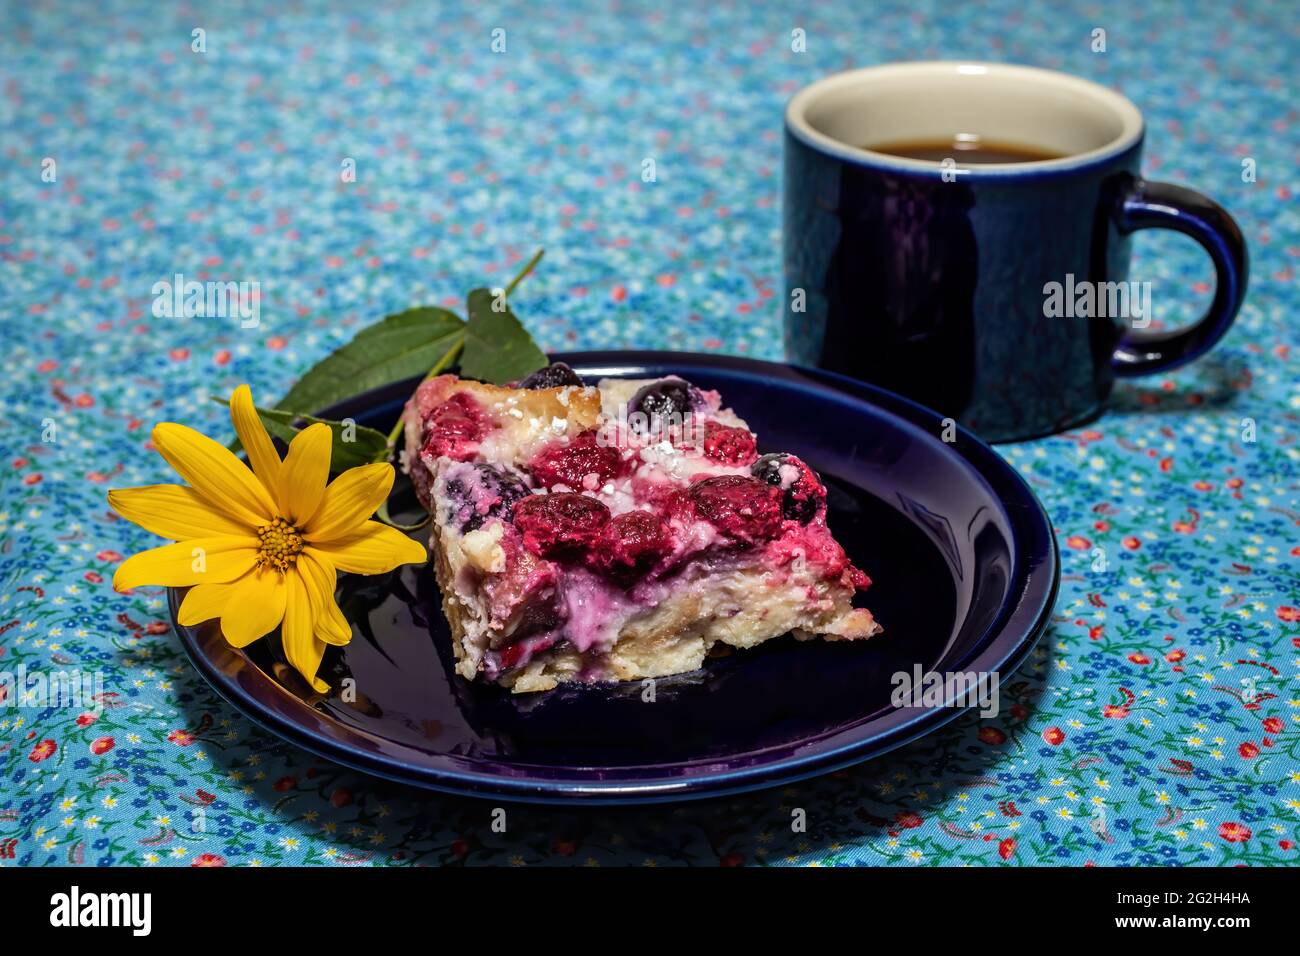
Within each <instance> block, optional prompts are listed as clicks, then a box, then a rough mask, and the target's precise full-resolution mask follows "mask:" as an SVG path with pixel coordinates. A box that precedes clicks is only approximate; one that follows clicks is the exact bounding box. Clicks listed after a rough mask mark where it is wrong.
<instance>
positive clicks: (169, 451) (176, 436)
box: [153, 422, 275, 527]
mask: <svg viewBox="0 0 1300 956" xmlns="http://www.w3.org/2000/svg"><path fill="white" fill-rule="evenodd" d="M153 443H154V447H155V448H157V449H158V453H159V454H160V455H162V456H163V458H165V459H166V460H167V464H169V465H171V466H172V467H173V468H175V469H176V472H177V474H179V475H180V476H181V477H182V478H184V479H185V480H186V481H188V482H189V483H190V484H191V485H192V486H193V487H194V490H195V491H197V492H198V493H199V494H201V495H202V496H203V497H204V498H207V499H208V501H209V502H211V503H212V504H214V505H216V506H217V507H218V508H220V509H221V510H222V511H224V512H226V513H227V514H229V515H230V516H231V517H233V518H237V519H238V520H240V521H241V522H243V523H244V524H246V525H248V526H250V527H257V526H258V525H263V524H266V523H267V522H268V521H269V520H270V519H271V518H273V517H275V502H273V501H272V500H271V495H270V493H269V492H268V491H267V490H266V488H265V487H264V486H263V485H262V483H261V482H260V481H258V480H257V477H256V476H255V475H254V474H253V473H252V472H251V471H249V470H248V466H247V465H245V464H244V463H243V462H242V461H240V460H239V459H238V458H236V457H235V456H234V455H233V454H231V452H230V449H228V448H226V447H224V446H222V445H220V444H218V443H217V442H215V441H213V440H212V439H211V438H209V437H208V436H207V435H204V434H201V433H200V432H196V431H195V430H194V429H193V428H187V427H185V426H184V425H177V424H176V423H175V422H162V423H160V424H158V425H155V426H154V429H153Z"/></svg>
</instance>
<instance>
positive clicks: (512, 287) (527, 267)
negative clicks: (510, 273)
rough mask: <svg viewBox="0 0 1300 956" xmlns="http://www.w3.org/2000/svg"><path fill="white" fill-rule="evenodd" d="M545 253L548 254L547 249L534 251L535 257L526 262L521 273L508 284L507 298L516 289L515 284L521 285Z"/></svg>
mask: <svg viewBox="0 0 1300 956" xmlns="http://www.w3.org/2000/svg"><path fill="white" fill-rule="evenodd" d="M545 254H546V250H545V249H538V250H537V251H536V252H534V253H533V257H532V258H531V259H529V260H528V262H526V263H525V264H524V267H523V269H521V270H520V272H519V274H518V275H517V276H515V277H514V278H513V279H511V280H510V284H509V285H508V286H506V291H505V297H506V298H507V299H508V298H510V293H511V292H514V291H515V286H517V285H519V283H520V282H522V281H523V280H524V276H526V275H528V273H530V272H532V271H533V269H534V268H535V267H536V266H537V263H539V262H541V261H542V256H544V255H545Z"/></svg>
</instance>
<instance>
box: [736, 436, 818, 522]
mask: <svg viewBox="0 0 1300 956" xmlns="http://www.w3.org/2000/svg"><path fill="white" fill-rule="evenodd" d="M790 466H793V467H794V468H796V469H798V475H797V477H793V478H791V476H790V472H789V467H790ZM782 468H785V469H786V473H785V474H784V475H783V474H782V473H781V470H782ZM749 473H750V474H751V475H753V476H754V477H755V478H757V479H758V480H759V481H763V482H766V483H767V484H769V485H772V486H773V487H774V488H780V489H781V490H782V492H783V494H782V497H781V514H782V516H783V517H785V518H787V519H788V520H790V521H797V522H799V523H800V524H807V523H808V522H809V521H812V519H813V518H815V517H816V516H817V512H818V510H819V509H820V508H821V506H822V502H824V501H825V500H826V489H825V488H823V487H822V483H821V481H820V480H818V478H817V473H816V472H814V471H813V470H812V469H811V468H809V467H808V466H807V465H805V464H804V463H803V460H802V459H799V458H796V457H795V456H794V455H790V454H787V453H785V452H772V453H771V454H767V455H764V456H763V457H762V458H760V459H759V460H758V461H756V462H754V463H753V464H752V465H750V466H749Z"/></svg>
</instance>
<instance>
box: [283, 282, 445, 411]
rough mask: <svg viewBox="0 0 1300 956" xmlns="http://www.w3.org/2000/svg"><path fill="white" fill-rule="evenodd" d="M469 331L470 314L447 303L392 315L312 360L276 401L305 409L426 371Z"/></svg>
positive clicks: (315, 408) (286, 407)
mask: <svg viewBox="0 0 1300 956" xmlns="http://www.w3.org/2000/svg"><path fill="white" fill-rule="evenodd" d="M464 336H465V322H464V320H463V319H461V318H460V316H458V315H456V313H454V312H449V311H447V310H446V309H439V308H436V307H434V306H420V307H418V308H414V309H407V310H406V311H405V312H398V313H397V314H396V315H390V316H388V317H387V318H385V319H383V320H382V321H380V322H376V323H375V324H374V325H371V326H367V327H366V328H364V329H362V330H361V331H360V332H358V333H357V334H356V336H355V337H354V338H353V339H352V341H351V342H349V343H348V344H347V345H344V346H342V347H341V348H339V349H337V350H336V351H335V352H333V353H332V354H331V355H329V356H328V357H326V358H324V359H322V360H321V361H320V362H318V363H316V365H314V366H312V368H311V369H310V370H309V371H308V372H307V374H306V375H304V376H303V377H302V378H300V379H299V380H298V383H297V384H296V385H294V387H293V388H291V389H290V390H289V393H288V394H287V395H285V396H284V398H282V399H280V400H279V401H278V402H276V403H275V407H276V409H277V410H287V411H293V412H298V413H300V414H304V415H305V414H306V413H310V412H318V411H320V410H321V409H322V408H325V407H327V406H329V405H333V404H334V403H335V402H341V401H343V400H344V399H346V398H351V397H352V396H354V395H359V394H360V393H362V392H365V391H369V390H370V389H372V388H379V387H381V386H383V385H391V384H392V383H393V382H400V381H401V380H402V379H404V378H410V377H411V376H413V375H423V374H424V373H426V372H427V371H429V369H431V368H433V366H435V365H437V364H438V361H439V359H441V358H442V357H443V356H444V355H446V354H447V353H448V352H449V351H451V350H452V349H455V348H457V347H459V346H460V344H461V342H462V341H464Z"/></svg>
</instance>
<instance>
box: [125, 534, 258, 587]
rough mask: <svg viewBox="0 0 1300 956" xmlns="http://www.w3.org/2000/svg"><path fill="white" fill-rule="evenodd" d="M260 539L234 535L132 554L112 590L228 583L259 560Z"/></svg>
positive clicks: (194, 540) (186, 542)
mask: <svg viewBox="0 0 1300 956" xmlns="http://www.w3.org/2000/svg"><path fill="white" fill-rule="evenodd" d="M257 546H258V540H257V539H256V538H254V537H251V536H246V537H236V536H234V535H229V536H222V537H218V538H191V539H190V540H189V541H178V542H176V543H175V544H165V545H163V546H162V547H161V548H153V549H152V550H149V551H141V552H140V553H139V554H133V555H131V557H129V558H127V559H126V560H125V561H123V562H122V563H121V564H119V565H118V566H117V571H115V572H114V573H113V587H114V589H116V590H118V591H126V590H129V589H131V588H138V587H142V586H144V585H147V584H152V585H156V586H158V587H169V588H183V587H186V586H188V585H191V584H225V583H227V582H229V581H233V580H235V578H237V577H239V576H240V575H242V574H243V573H244V572H246V571H248V570H249V569H250V568H251V567H252V566H253V564H254V563H255V562H256V561H257Z"/></svg>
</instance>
